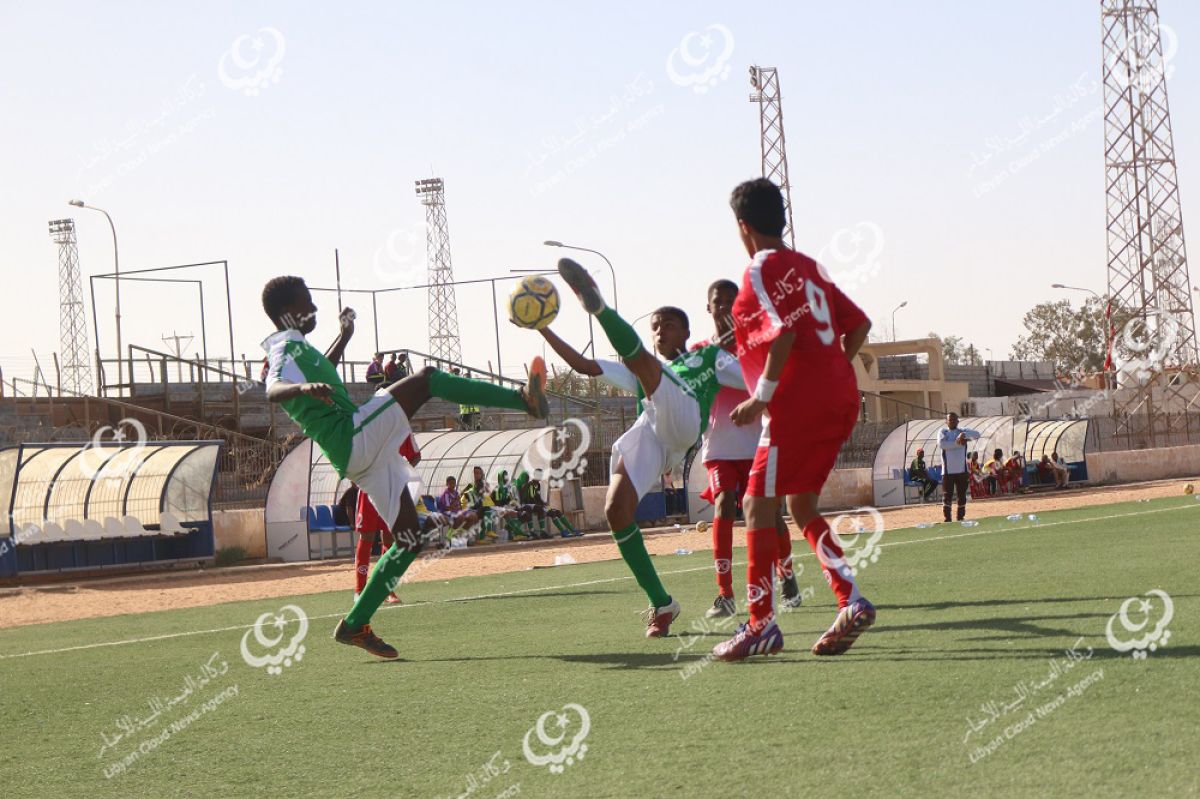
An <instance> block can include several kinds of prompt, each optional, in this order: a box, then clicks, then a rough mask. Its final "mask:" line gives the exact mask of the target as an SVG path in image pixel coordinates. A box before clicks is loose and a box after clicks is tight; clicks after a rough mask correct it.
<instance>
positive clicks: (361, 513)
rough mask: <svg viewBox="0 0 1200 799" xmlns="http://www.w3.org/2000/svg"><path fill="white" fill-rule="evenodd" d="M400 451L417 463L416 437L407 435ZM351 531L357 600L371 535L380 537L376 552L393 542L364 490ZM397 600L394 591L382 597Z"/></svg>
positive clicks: (365, 572) (368, 570) (368, 562)
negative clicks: (352, 530) (354, 543)
mask: <svg viewBox="0 0 1200 799" xmlns="http://www.w3.org/2000/svg"><path fill="white" fill-rule="evenodd" d="M400 454H401V455H403V456H404V457H405V458H407V459H408V462H409V463H410V464H412V465H414V466H415V465H417V464H418V463H420V462H421V451H420V450H419V449H418V448H417V441H416V439H415V438H413V437H412V436H411V435H409V436H408V438H406V439H404V443H403V444H401V445H400ZM354 530H355V532H357V533H358V542H357V544H356V545H355V547H354V601H355V602H357V601H358V595H359V594H361V593H362V590H363V587H364V586H366V584H367V575H368V574H370V573H371V550H372V549H373V548H374V547H375V537H376V536H382V538H383V542H382V546H381V547H380V552H387V551H388V549H390V548H391V546H392V543H393V538H392V530H391V528H390V527H389V526H388V525H387V524H386V523H385V522H384V521H383V519H382V518H381V517H380V515H379V512H378V511H377V510H375V506H374V505H372V504H371V499H370V497H368V496H367V492H365V491H359V492H358V502H357V505H356V507H355V511H354ZM399 601H400V598H399V597H398V596H396V592H395V591H390V592H388V595H387V598H386V599H384V602H386V603H387V604H389V605H394V604H396V603H397V602H399Z"/></svg>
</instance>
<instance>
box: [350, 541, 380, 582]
mask: <svg viewBox="0 0 1200 799" xmlns="http://www.w3.org/2000/svg"><path fill="white" fill-rule="evenodd" d="M373 546H375V539H374V537H373V536H367V535H363V534H362V533H359V534H358V543H357V544H356V545H355V546H354V593H356V594H361V593H362V590H363V586H365V585H366V584H367V575H368V574H369V573H370V572H371V548H372V547H373Z"/></svg>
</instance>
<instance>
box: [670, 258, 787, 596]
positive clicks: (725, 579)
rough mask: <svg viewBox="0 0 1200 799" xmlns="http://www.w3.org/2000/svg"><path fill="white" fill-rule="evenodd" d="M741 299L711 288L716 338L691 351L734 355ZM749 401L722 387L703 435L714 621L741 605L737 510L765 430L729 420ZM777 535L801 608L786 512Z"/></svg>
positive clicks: (782, 571) (729, 284)
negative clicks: (736, 576) (712, 347)
mask: <svg viewBox="0 0 1200 799" xmlns="http://www.w3.org/2000/svg"><path fill="white" fill-rule="evenodd" d="M737 294H738V287H737V284H736V283H734V282H733V281H732V280H718V281H716V282H715V283H713V284H712V285H711V286H709V287H708V306H707V310H708V312H709V314H711V315H712V319H713V325H714V327H715V328H716V333H715V334H714V336H713V337H712V338H711V339H709V340H706V341H701V342H699V343H698V344H693V345H692V348H693V349H698V348H700V347H706V346H708V345H709V344H718V345H720V347H721V348H722V349H724V350H725V351H726V352H729V353H733V352H734V351H735V349H736V347H737V345H736V343H735V341H734V335H733V303H734V300H736V299H737ZM749 398H750V395H749V394H748V393H747V392H746V388H745V386H741V387H738V388H731V387H723V388H722V389H721V390H720V391H718V392H717V397H716V399H715V400H713V405H712V409H711V410H710V411H709V419H708V429H707V430H705V431H704V446H703V448H702V449H701V451H700V460H701V462H702V463H703V464H704V468H705V469H707V470H708V488H706V489H705V490H704V493H703V494H701V495H700V498H701V499H706V500H708V501H709V502H711V503H713V506H714V507H713V526H712V541H713V563H714V565H715V566H716V572H717V598H716V599H715V600H713V604H712V607H711V608H709V609H708V611H707V612H705V614H704V615H705V616H707V617H708V618H710V619H715V618H719V617H722V616H733V615H735V614H736V613H737V603H736V602H735V600H734V598H733V522H734V520H735V519H736V518H737V509H738V508H739V507H741V505H742V496H743V495H744V494H745V493H746V484H747V482H748V481H749V479H750V467H751V466H752V465H753V463H754V453H755V451H756V450H757V449H758V439H759V436H761V435H762V426H761V425H753V424H751V425H744V426H738V425H736V424H734V423H733V420H732V419H731V418H730V414H731V413H732V412H733V409H734V408H736V407H737V406H738V405H740V404H741V403H742V402H745V401H746V400H748V399H749ZM775 530H776V532H777V534H778V536H779V562H778V565H777V566H776V571H777V572H778V573H779V579H780V582H782V584H783V601H784V605H786V606H787V607H789V608H795V607H799V606H800V601H801V600H800V586H799V585H797V583H796V575H795V572H794V571H793V570H792V538H791V534H790V533H789V532H788V526H787V523H786V522H785V521H784V520H783V513H782V512H781V513H780V514H779V516H778V518H777V519H776V520H775Z"/></svg>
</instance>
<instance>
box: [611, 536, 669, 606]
mask: <svg viewBox="0 0 1200 799" xmlns="http://www.w3.org/2000/svg"><path fill="white" fill-rule="evenodd" d="M613 539H614V540H615V541H616V542H617V549H619V550H621V557H622V558H624V560H625V563H626V565H628V566H629V570H630V571H632V572H633V577H634V579H635V580H637V584H638V585H640V586H641V587H642V590H643V591H645V592H646V598H647V599H649V600H650V604H651V605H653V606H654V607H656V608H662V607H666V606H667V605H669V604H671V595H670V594H668V593H667V589H665V588H663V584H662V580H660V579H658V572H657V571H655V570H654V564H653V563H651V562H650V553H649V552H647V551H646V542H645V541H643V540H642V531H641V530H640V529H638V526H637V523H636V522H635V523H634V524H631V525H629V526H628V527H622V528H621V529H620V530H613Z"/></svg>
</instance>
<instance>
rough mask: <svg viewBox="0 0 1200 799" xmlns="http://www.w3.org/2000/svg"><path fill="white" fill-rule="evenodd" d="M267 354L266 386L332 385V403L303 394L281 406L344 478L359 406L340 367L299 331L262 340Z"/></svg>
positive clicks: (282, 333)
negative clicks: (341, 373) (279, 383)
mask: <svg viewBox="0 0 1200 799" xmlns="http://www.w3.org/2000/svg"><path fill="white" fill-rule="evenodd" d="M263 349H265V350H266V351H267V353H268V356H267V362H268V366H267V381H266V386H267V388H268V389H270V387H271V385H272V384H274V383H275V382H277V381H279V380H285V381H287V382H289V383H326V384H328V385H329V386H331V387H332V388H333V396H332V397H331V399H332V400H333V404H332V405H330V404H328V403H326V402H324V401H322V400H319V399H317V398H315V397H307V396H304V395H301V396H298V397H293V398H292V399H289V400H285V401H284V402H281V403H280V405H281V406H282V407H283V410H284V411H285V412H286V413H287V415H288V416H290V417H291V418H292V421H294V422H295V423H296V424H298V425H299V426H300V429H301V430H302V431H303V432H304V435H306V436H308V437H309V438H311V439H312V440H313V441H315V442H317V446H319V447H320V448H321V451H322V452H324V453H325V457H326V458H328V459H329V463H330V464H332V466H333V467H334V468H335V469H337V471H338V474H340V475H342V476H343V477H344V476H345V474H346V468H347V465H348V464H349V462H350V443H351V441H352V440H353V438H354V412H355V411H357V410H358V406H357V405H355V404H354V401H353V400H351V399H350V394H349V393H348V392H347V391H346V386H345V384H343V383H342V378H341V377H340V376H339V375H338V373H337V368H336V367H335V366H334V365H333V364H332V363H330V362H329V359H328V358H326V357H325V356H324V354H322V353H321V351H320V350H318V349H317V348H316V347H314V346H312V345H311V344H309V343H308V340H307V339H305V338H304V335H303V334H301V333H300V332H299V331H298V330H280V331H278V332H276V333H275V334H273V335H271V336H270V337H268V338H267V340H266V341H264V342H263Z"/></svg>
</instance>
